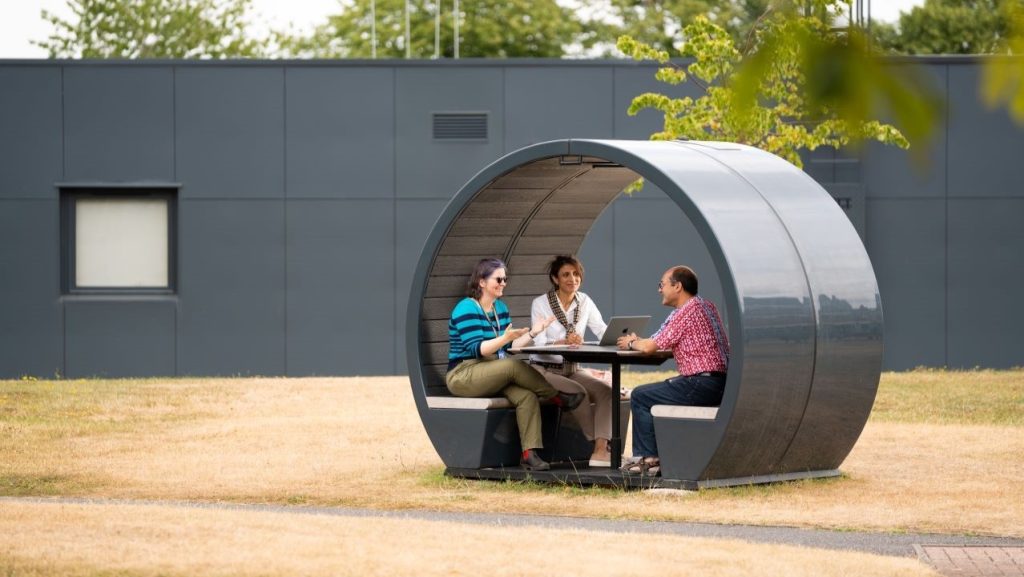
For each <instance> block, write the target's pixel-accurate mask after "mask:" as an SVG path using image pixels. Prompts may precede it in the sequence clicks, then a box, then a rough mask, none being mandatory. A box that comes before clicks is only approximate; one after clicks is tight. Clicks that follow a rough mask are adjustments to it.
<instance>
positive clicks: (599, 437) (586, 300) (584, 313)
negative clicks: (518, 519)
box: [530, 255, 612, 467]
mask: <svg viewBox="0 0 1024 577" xmlns="http://www.w3.org/2000/svg"><path fill="white" fill-rule="evenodd" d="M548 279H549V280H550V281H551V284H552V285H553V288H552V289H551V290H550V291H548V292H547V293H546V294H543V295H541V296H539V297H537V298H536V299H534V300H533V309H532V311H531V317H532V321H533V322H534V323H536V322H537V319H549V318H551V317H552V316H553V317H555V322H553V323H551V324H550V325H548V328H547V329H545V330H544V332H542V333H540V334H538V335H537V336H536V337H535V338H534V340H533V344H534V345H535V346H536V345H562V344H568V345H578V344H581V343H582V342H583V335H584V333H585V332H586V330H587V329H588V328H589V329H590V331H591V332H593V333H594V334H595V335H597V337H598V338H601V336H603V335H604V331H605V329H606V328H607V327H608V325H606V324H605V322H604V319H602V318H601V311H599V310H597V305H595V304H594V301H592V300H590V297H588V296H587V295H586V294H584V293H581V292H580V285H581V284H583V265H582V264H581V263H580V261H579V260H578V259H576V258H575V257H573V256H566V255H559V256H556V257H555V258H554V260H552V261H551V262H550V263H549V265H548ZM530 363H531V364H533V365H534V367H535V368H536V369H537V370H538V371H540V373H541V374H542V375H544V378H545V379H547V380H548V382H549V383H551V385H552V386H553V387H555V388H556V389H558V390H559V391H562V392H565V393H586V395H587V398H586V399H584V401H583V402H582V403H580V406H579V407H577V408H576V409H575V410H574V411H573V412H572V415H573V416H574V417H575V418H576V420H577V421H578V422H579V424H580V428H581V429H582V430H583V434H584V435H586V437H587V439H589V440H591V441H594V452H593V454H592V455H591V456H590V466H591V467H610V466H611V453H610V452H609V450H608V439H609V438H610V437H611V432H612V398H611V397H612V389H611V383H610V382H609V381H608V379H607V375H605V374H603V373H602V372H600V371H592V370H590V369H580V367H579V366H578V365H577V364H576V363H566V362H565V361H564V359H563V358H562V357H561V356H558V355H531V356H530Z"/></svg>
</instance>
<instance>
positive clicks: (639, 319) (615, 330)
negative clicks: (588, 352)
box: [583, 315, 651, 347]
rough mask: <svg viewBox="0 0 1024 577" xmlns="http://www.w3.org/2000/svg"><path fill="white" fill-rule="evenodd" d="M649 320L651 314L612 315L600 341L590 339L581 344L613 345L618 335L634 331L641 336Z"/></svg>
mask: <svg viewBox="0 0 1024 577" xmlns="http://www.w3.org/2000/svg"><path fill="white" fill-rule="evenodd" d="M650 320H651V315H640V316H635V317H612V318H611V319H609V320H608V328H607V329H605V331H604V336H603V337H601V342H597V341H590V342H587V343H583V344H585V345H599V346H602V347H607V346H612V345H614V344H615V343H616V341H618V339H619V337H621V336H624V335H628V334H630V333H636V334H637V335H638V336H643V334H644V333H643V331H644V329H645V328H647V323H648V322H650Z"/></svg>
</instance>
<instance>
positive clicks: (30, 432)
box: [0, 379, 233, 451]
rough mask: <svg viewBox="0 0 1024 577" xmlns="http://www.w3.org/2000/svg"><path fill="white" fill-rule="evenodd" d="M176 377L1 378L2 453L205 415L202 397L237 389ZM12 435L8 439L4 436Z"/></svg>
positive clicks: (220, 396) (221, 395)
mask: <svg viewBox="0 0 1024 577" xmlns="http://www.w3.org/2000/svg"><path fill="white" fill-rule="evenodd" d="M195 383H196V381H195V380H189V381H183V380H175V379H170V380H169V379H117V380H101V379H96V380H86V379H75V380H19V381H11V380H7V381H0V433H3V434H2V435H0V451H2V450H6V449H7V448H8V447H5V445H8V443H9V442H16V441H18V440H19V439H17V437H22V439H20V440H21V441H24V437H26V436H30V437H32V438H35V439H39V440H58V439H62V438H69V437H79V436H86V435H104V434H113V433H121V432H127V431H134V430H137V429H138V427H140V426H146V425H150V424H167V423H173V422H179V421H187V420H193V419H196V418H200V417H202V416H204V415H205V414H207V413H204V412H202V411H199V410H196V408H195V407H196V406H198V405H199V403H197V401H200V402H204V401H211V400H213V401H216V400H226V399H228V398H229V397H230V396H231V395H232V394H233V393H231V392H230V391H229V390H228V389H226V388H225V387H222V386H218V384H217V381H216V380H213V379H210V380H204V381H203V385H204V386H200V387H197V386H195ZM4 438H6V441H5V440H3V439H4Z"/></svg>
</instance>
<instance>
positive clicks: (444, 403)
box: [427, 397, 512, 409]
mask: <svg viewBox="0 0 1024 577" xmlns="http://www.w3.org/2000/svg"><path fill="white" fill-rule="evenodd" d="M427 406H428V407H430V408H431V409H511V408H512V403H510V402H509V401H508V399H506V398H505V397H492V398H480V399H478V398H473V397H427Z"/></svg>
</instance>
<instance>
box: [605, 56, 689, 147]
mask: <svg viewBox="0 0 1024 577" xmlns="http://www.w3.org/2000/svg"><path fill="white" fill-rule="evenodd" d="M614 71H615V88H614V90H615V93H614V97H613V103H612V119H613V121H614V136H615V138H626V139H633V140H647V138H648V137H650V136H651V134H654V133H655V132H660V131H661V130H662V128H663V127H664V124H665V122H664V115H663V114H662V113H661V112H659V111H657V110H653V109H644V110H641V111H639V112H638V113H637V114H636V115H635V116H630V115H629V114H627V111H628V110H629V105H630V103H632V102H633V98H635V97H637V96H639V95H641V94H643V93H645V92H657V93H660V94H665V95H667V96H670V97H672V98H681V97H685V96H689V97H691V98H698V97H700V96H701V95H702V94H704V91H703V89H701V88H700V86H698V85H697V84H696V83H694V82H692V81H687V82H684V83H682V84H679V85H676V86H670V85H668V84H665V83H664V82H658V81H657V80H656V79H655V78H654V75H655V73H656V72H657V71H658V67H657V65H654V64H643V65H630V66H616V67H615V68H614Z"/></svg>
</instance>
